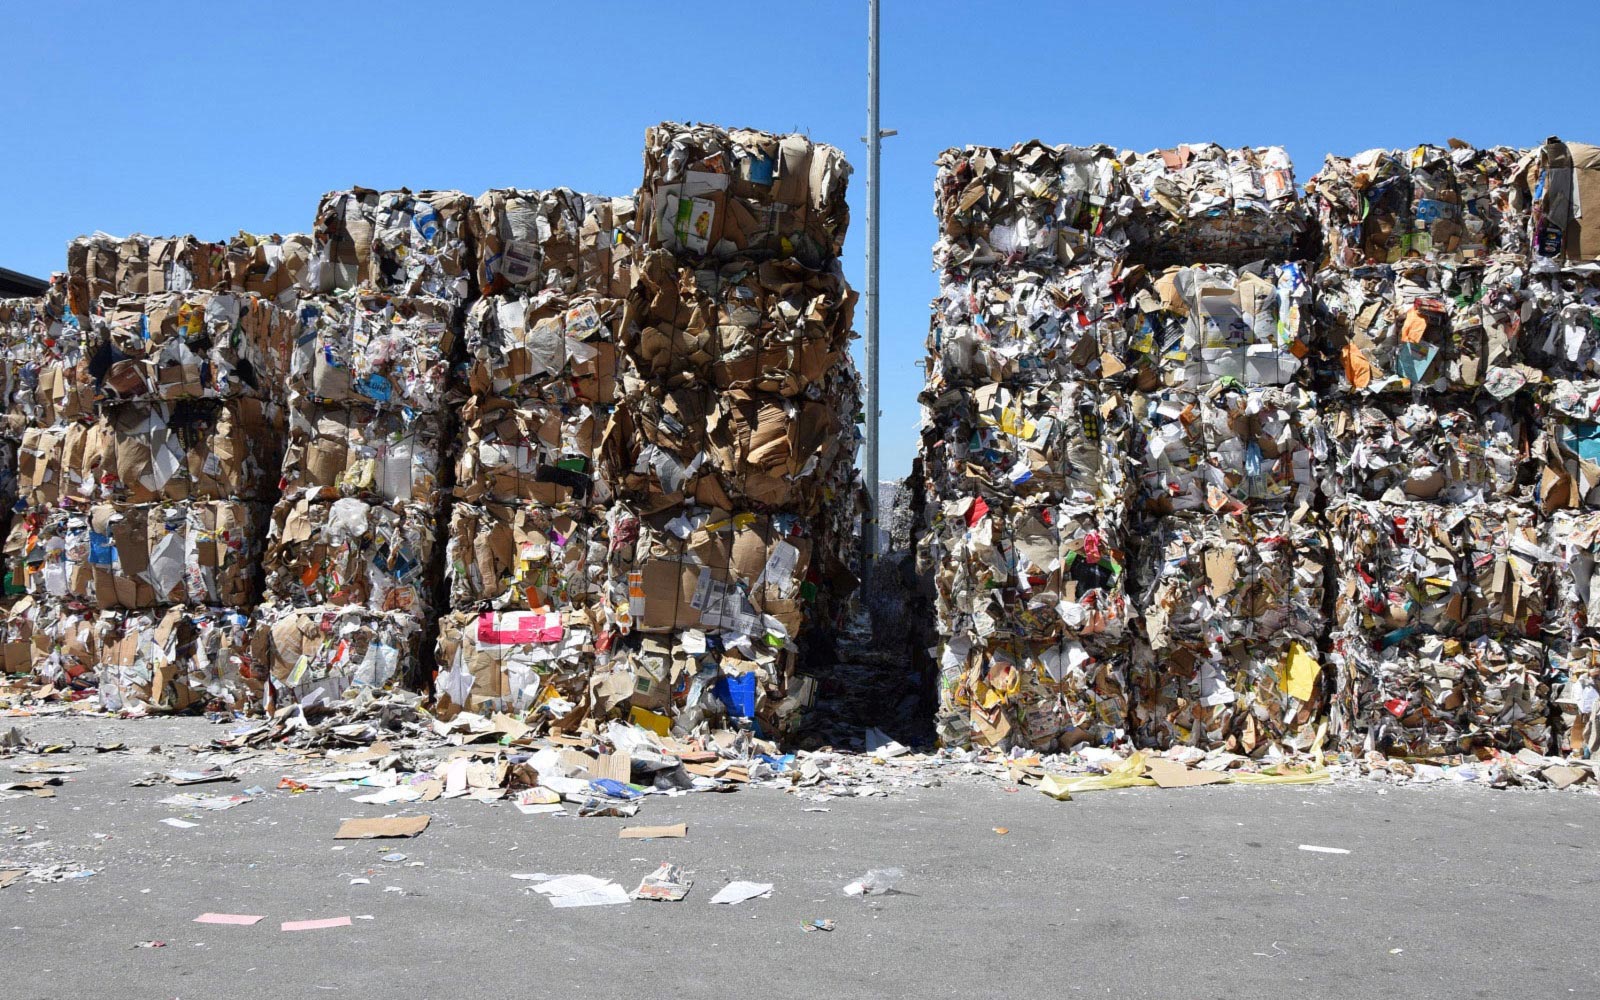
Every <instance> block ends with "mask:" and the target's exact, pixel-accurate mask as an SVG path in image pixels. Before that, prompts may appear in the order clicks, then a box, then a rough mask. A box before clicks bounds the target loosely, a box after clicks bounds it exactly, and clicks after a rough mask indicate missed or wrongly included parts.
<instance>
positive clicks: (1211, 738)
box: [1127, 144, 1327, 754]
mask: <svg viewBox="0 0 1600 1000" xmlns="http://www.w3.org/2000/svg"><path fill="white" fill-rule="evenodd" d="M1127 159H1128V161H1129V164H1128V168H1127V175H1128V184H1129V187H1130V189H1131V192H1132V196H1133V199H1134V201H1135V202H1136V203H1137V206H1138V218H1139V220H1140V222H1141V224H1142V228H1143V231H1144V239H1143V241H1142V242H1139V243H1136V246H1135V250H1136V252H1138V253H1139V254H1141V255H1142V256H1143V257H1144V258H1145V259H1147V260H1149V261H1150V262H1151V265H1152V267H1151V272H1150V274H1149V277H1148V279H1147V281H1146V282H1145V284H1144V285H1143V287H1141V288H1139V289H1138V290H1137V291H1136V292H1135V293H1134V297H1133V307H1132V309H1131V310H1130V327H1131V331H1132V332H1131V333H1130V343H1131V344H1132V345H1133V347H1134V348H1135V351H1136V355H1135V356H1136V359H1137V360H1136V362H1135V364H1134V365H1133V368H1134V370H1135V371H1136V372H1137V382H1136V386H1137V391H1136V392H1135V394H1134V405H1133V421H1132V423H1133V427H1134V433H1133V439H1134V442H1135V443H1134V447H1133V453H1134V455H1135V461H1136V468H1137V469H1138V473H1137V475H1136V480H1137V484H1138V488H1137V497H1136V502H1135V513H1134V516H1133V518H1132V522H1133V524H1134V526H1135V529H1136V533H1137V538H1138V543H1137V544H1136V546H1135V547H1134V548H1135V554H1134V560H1133V564H1134V572H1133V581H1134V582H1133V584H1132V586H1133V589H1134V592H1135V593H1136V594H1137V605H1138V611H1139V628H1138V634H1137V640H1136V641H1135V642H1134V644H1133V660H1132V665H1131V671H1130V678H1129V681H1130V689H1131V709H1130V718H1129V730H1130V735H1131V738H1132V740H1133V742H1134V743H1135V744H1136V745H1138V746H1144V747H1154V748H1166V747H1170V746H1178V745H1189V746H1198V747H1201V748H1204V749H1208V750H1209V749H1215V748H1222V749H1227V750H1230V751H1233V752H1236V753H1244V754H1258V753H1260V752H1263V751H1265V750H1268V749H1270V748H1272V747H1284V748H1292V749H1298V750H1304V749H1307V748H1309V747H1310V746H1311V745H1312V744H1313V743H1314V741H1315V740H1316V737H1317V732H1318V727H1319V725H1320V723H1321V721H1322V718H1323V715H1324V712H1325V705H1326V698H1325V694H1324V689H1323V685H1322V684H1321V683H1320V674H1321V667H1320V662H1321V661H1320V643H1321V637H1322V633H1323V630H1324V615H1323V593H1324V564H1325V560H1326V548H1327V540H1326V532H1325V529H1324V526H1323V523H1322V519H1321V516H1320V513H1319V508H1320V503H1319V498H1318V496H1317V478H1318V473H1319V471H1320V467H1321V464H1322V461H1321V460H1322V458H1323V457H1324V454H1325V451H1324V448H1325V446H1324V442H1323V428H1322V423H1321V419H1320V417H1319V400H1318V396H1317V393H1316V391H1315V389H1314V387H1313V385H1312V380H1311V372H1310V370H1309V368H1308V367H1307V366H1306V365H1305V364H1304V360H1303V359H1304V358H1305V357H1306V355H1307V353H1308V351H1309V341H1310V339H1311V331H1310V326H1309V320H1310V315H1309V312H1310V310H1309V298H1310V282H1309V280H1308V278H1307V275H1306V267H1305V265H1304V263H1302V262H1300V260H1299V258H1300V256H1301V255H1302V252H1303V243H1304V238H1305V236H1304V231H1305V228H1306V216H1305V210H1304V208H1303V206H1302V205H1301V203H1300V201H1299V198H1298V194H1297V191H1296V187H1295V181H1294V173H1293V167H1292V165H1291V164H1290V161H1289V158H1288V156H1287V154H1286V153H1285V152H1284V151H1283V150H1282V149H1281V148H1278V147H1260V148H1243V149H1224V148H1222V147H1220V146H1216V145H1214V144H1203V145H1194V146H1179V147H1177V148H1175V149H1167V150H1158V151H1155V152H1151V153H1147V154H1143V155H1138V156H1134V155H1128V156H1127Z"/></svg>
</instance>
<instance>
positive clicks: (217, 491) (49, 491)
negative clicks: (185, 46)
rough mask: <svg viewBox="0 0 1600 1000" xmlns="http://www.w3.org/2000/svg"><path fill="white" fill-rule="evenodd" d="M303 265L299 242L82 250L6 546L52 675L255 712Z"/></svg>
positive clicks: (178, 703) (116, 693) (66, 295)
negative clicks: (262, 572)
mask: <svg viewBox="0 0 1600 1000" xmlns="http://www.w3.org/2000/svg"><path fill="white" fill-rule="evenodd" d="M304 259H305V254H304V240H303V238H295V237H291V238H288V239H280V238H276V237H273V238H266V239H261V238H256V237H252V236H248V235H244V234H241V236H239V237H237V238H236V239H234V240H232V241H230V242H229V243H225V244H224V243H204V242H202V241H199V240H196V239H194V238H193V237H175V238H166V239H152V238H147V237H140V236H135V237H129V238H126V239H116V238H113V237H107V236H105V235H103V234H97V235H95V236H92V237H84V238H81V239H79V240H76V241H74V243H73V244H72V245H71V246H70V247H69V252H68V270H67V272H66V275H65V279H64V282H62V281H61V280H60V279H58V281H57V282H56V283H54V284H53V285H52V290H51V294H50V295H48V296H47V297H46V303H47V305H46V307H45V309H44V316H43V319H42V322H41V323H39V324H37V329H38V330H39V332H40V335H41V339H40V341H39V342H38V344H37V351H36V353H35V355H34V356H33V358H32V359H31V370H30V371H29V372H28V373H27V375H26V376H25V377H24V379H23V380H22V385H21V387H20V392H21V393H22V395H23V396H24V397H26V399H25V401H24V402H23V403H21V404H19V406H18V410H19V412H21V413H22V414H23V419H25V420H27V421H28V424H29V426H28V427H27V429H26V431H25V432H24V440H23V447H22V450H21V454H20V456H19V477H18V483H19V489H20V492H21V494H22V506H23V507H24V509H23V510H22V511H21V512H20V514H19V518H18V520H17V523H16V524H15V525H14V526H13V529H12V532H11V535H10V537H9V540H8V543H7V564H8V575H9V576H10V579H11V580H12V586H13V587H16V586H19V585H20V587H21V588H22V589H23V590H25V591H26V592H27V594H28V597H29V598H30V601H29V602H28V605H27V607H26V608H25V615H26V616H27V617H29V618H31V619H32V626H31V628H30V629H29V631H31V637H30V641H31V645H32V649H33V650H34V653H33V655H34V658H35V660H36V663H35V668H36V670H37V671H38V672H39V673H40V674H41V676H43V677H46V678H47V679H53V680H62V679H67V678H73V677H74V675H76V679H77V680H78V681H79V682H80V683H81V682H87V680H88V679H89V678H90V677H94V678H95V679H96V680H97V681H98V685H99V689H100V697H101V703H102V704H103V705H104V706H105V707H107V708H110V709H113V710H124V711H153V710H159V711H175V710H183V709H188V708H198V707H202V706H215V707H220V708H231V709H240V708H248V707H250V706H251V705H253V704H256V703H258V702H259V699H260V696H261V694H262V690H261V686H260V683H259V678H258V677H257V676H256V675H255V674H254V673H253V671H252V669H251V665H250V662H249V657H248V654H247V650H246V646H247V640H248V635H249V622H250V619H251V614H252V612H253V610H254V608H255V605H256V602H257V600H258V598H259V593H260V581H259V564H260V552H261V543H262V538H263V536H264V533H265V515H266V510H267V505H268V504H269V503H270V502H271V500H272V499H273V497H274V496H275V495H276V479H277V476H276V466H277V464H278V453H279V452H278V449H279V447H280V442H281V439H282V409H281V392H282V372H283V371H284V370H285V364H286V361H287V344H288V328H289V321H290V319H291V316H292V312H291V311H290V310H287V309H285V308H283V307H282V305H280V300H282V299H285V298H287V299H291V300H292V298H293V294H294V292H293V289H294V287H295V282H296V279H297V275H298V271H299V268H300V267H301V264H302V262H303V261H304ZM58 303H59V308H58ZM16 617H17V615H16V613H14V614H13V618H16ZM13 631H14V633H15V631H16V630H15V629H14V630H13Z"/></svg>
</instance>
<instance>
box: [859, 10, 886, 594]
mask: <svg viewBox="0 0 1600 1000" xmlns="http://www.w3.org/2000/svg"><path fill="white" fill-rule="evenodd" d="M883 136H884V133H883V132H882V131H880V130H879V128H878V0H867V135H866V142H867V290H866V296H865V301H866V307H867V345H866V346H867V413H866V417H867V425H866V428H865V429H866V438H867V440H866V445H867V454H866V459H865V464H866V469H865V476H866V486H867V512H866V516H864V517H863V518H862V519H861V568H862V576H863V582H866V581H868V580H870V579H871V577H872V570H873V567H874V565H875V564H876V563H877V560H878V409H879V407H878V155H879V152H880V149H881V147H882V145H883Z"/></svg>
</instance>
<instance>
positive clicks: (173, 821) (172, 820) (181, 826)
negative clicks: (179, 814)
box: [160, 816, 200, 830]
mask: <svg viewBox="0 0 1600 1000" xmlns="http://www.w3.org/2000/svg"><path fill="white" fill-rule="evenodd" d="M160 822H162V823H165V824H166V825H167V826H170V827H172V828H174V829H176V830H192V829H194V828H195V827H197V826H199V825H200V824H199V823H191V822H189V821H188V820H183V819H178V818H176V817H173V816H168V817H167V818H166V819H164V820H161V821H160Z"/></svg>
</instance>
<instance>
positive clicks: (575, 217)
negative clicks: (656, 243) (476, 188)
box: [468, 188, 635, 298]
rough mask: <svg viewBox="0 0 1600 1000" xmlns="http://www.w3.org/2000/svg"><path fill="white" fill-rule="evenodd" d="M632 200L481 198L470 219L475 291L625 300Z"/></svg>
mask: <svg viewBox="0 0 1600 1000" xmlns="http://www.w3.org/2000/svg"><path fill="white" fill-rule="evenodd" d="M634 207H635V206H634V200H633V199H632V198H607V197H604V196H601V195H593V194H581V193H579V192H577V191H573V190H571V189H569V188H554V189H551V190H548V191H540V190H531V189H522V188H503V189H497V190H493V191H486V192H484V193H483V194H481V195H479V196H478V198H477V200H476V202H475V203H474V206H473V211H472V214H471V215H470V216H469V217H468V224H469V230H470V232H471V233H472V237H473V240H474V242H475V244H476V247H477V279H478V291H479V293H480V294H482V295H491V294H495V293H499V292H502V291H505V290H506V289H508V288H513V287H515V288H521V289H525V290H527V291H529V292H537V291H541V290H544V289H560V290H562V291H565V292H568V293H572V292H578V291H582V290H591V291H602V292H604V291H607V290H608V289H610V290H611V294H612V295H613V296H615V297H619V298H620V297H621V295H622V294H625V293H626V282H625V281H623V282H621V283H616V282H615V279H616V278H618V277H622V276H623V275H622V273H621V272H623V270H624V268H623V265H624V264H625V260H626V257H627V255H628V253H629V252H630V251H631V249H632V242H633V216H634Z"/></svg>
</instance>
